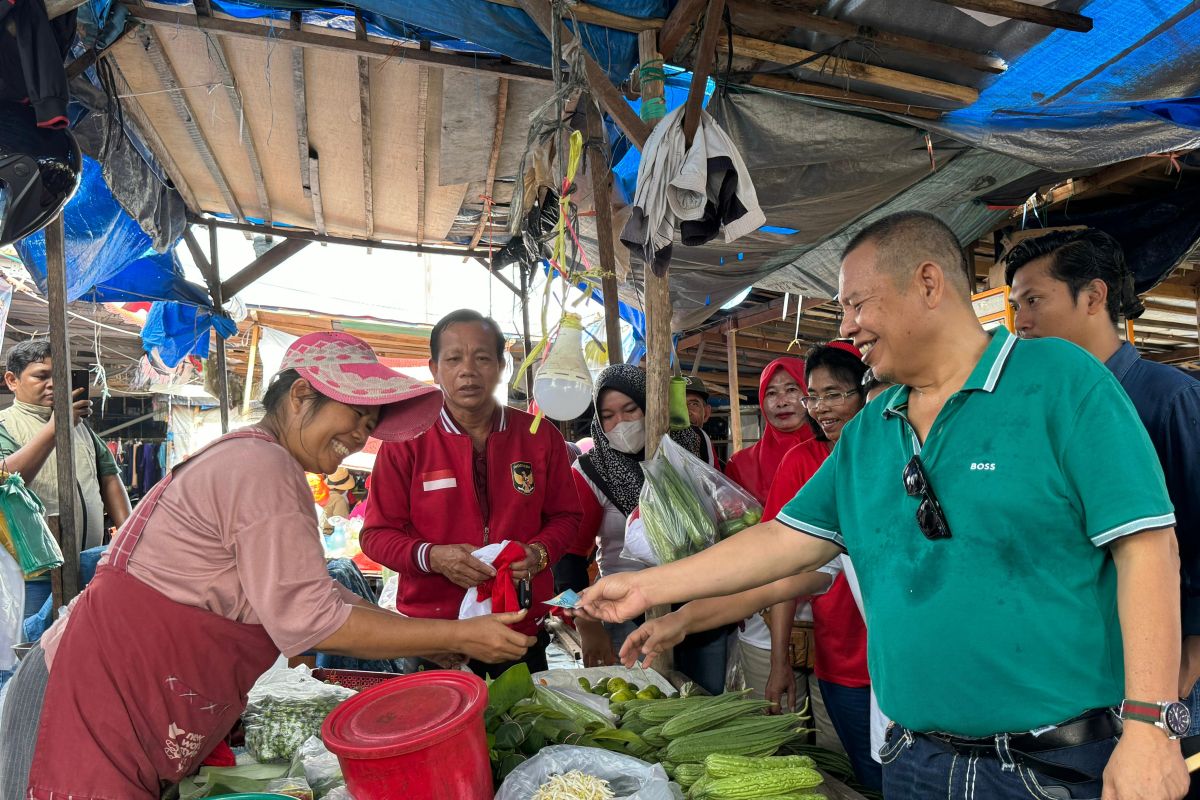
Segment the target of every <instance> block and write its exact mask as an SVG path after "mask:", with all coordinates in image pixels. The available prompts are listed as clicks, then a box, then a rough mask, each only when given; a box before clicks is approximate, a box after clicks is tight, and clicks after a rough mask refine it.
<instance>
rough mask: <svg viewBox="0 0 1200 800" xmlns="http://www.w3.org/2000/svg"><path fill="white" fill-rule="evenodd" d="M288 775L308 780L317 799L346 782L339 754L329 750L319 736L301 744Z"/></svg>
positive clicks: (319, 799)
mask: <svg viewBox="0 0 1200 800" xmlns="http://www.w3.org/2000/svg"><path fill="white" fill-rule="evenodd" d="M288 775H290V776H292V777H302V778H304V779H305V780H307V781H308V785H309V786H311V787H312V790H313V796H314V797H316V798H317V800H321V798H323V797H325V795H327V794H328V793H329V792H331V791H333V790H334V789H336V788H337V787H338V786H341V785H342V784H343V783H345V781H344V779H343V778H342V765H341V764H340V763H339V762H338V759H337V756H335V755H334V754H333V753H331V752H329V750H328V749H327V748H326V747H325V743H324V742H323V741H321V739H320V738H319V737H317V736H313V737H311V738H309V739H308V741H306V742H305V743H304V744H302V745H300V748H299V749H298V750H297V751H296V755H295V756H293V757H292V768H291V769H290V770H288Z"/></svg>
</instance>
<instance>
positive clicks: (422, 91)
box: [416, 66, 471, 249]
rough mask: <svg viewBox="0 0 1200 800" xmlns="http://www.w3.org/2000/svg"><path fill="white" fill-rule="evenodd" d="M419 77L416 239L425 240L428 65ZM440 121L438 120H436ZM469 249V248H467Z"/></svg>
mask: <svg viewBox="0 0 1200 800" xmlns="http://www.w3.org/2000/svg"><path fill="white" fill-rule="evenodd" d="M417 71H418V73H419V75H420V78H419V79H418V82H417V109H416V112H417V119H418V120H420V121H421V124H420V125H418V126H417V146H416V158H417V163H416V168H417V181H416V183H417V196H416V201H417V241H418V242H423V241H425V188H426V187H425V140H426V136H427V134H428V131H429V128H428V126H429V124H430V122H431V120H430V119H429V115H428V113H427V111H428V109H429V67H425V66H421V67H418V68H417ZM438 122H439V123H440V120H438ZM468 249H471V248H468Z"/></svg>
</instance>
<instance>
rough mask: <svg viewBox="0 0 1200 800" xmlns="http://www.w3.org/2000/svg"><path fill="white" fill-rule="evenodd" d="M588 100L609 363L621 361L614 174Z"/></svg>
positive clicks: (599, 120) (599, 123) (601, 121)
mask: <svg viewBox="0 0 1200 800" xmlns="http://www.w3.org/2000/svg"><path fill="white" fill-rule="evenodd" d="M583 102H584V103H586V114H587V135H588V150H587V164H588V174H589V175H590V176H591V179H592V201H593V204H594V205H595V207H596V220H595V221H596V241H597V248H598V249H599V251H600V289H601V293H602V295H603V297H604V346H605V349H607V350H608V363H609V364H621V363H624V361H625V354H624V353H623V352H622V348H621V310H620V300H619V298H618V296H617V257H616V253H614V252H613V212H612V189H613V175H612V168H611V167H610V165H609V150H608V141H607V139H606V137H605V134H604V119H603V117H602V115H601V111H600V109H599V107H598V106H597V105H596V104H595V103H594V102H593V101H592V98H590V97H587V98H584V100H583Z"/></svg>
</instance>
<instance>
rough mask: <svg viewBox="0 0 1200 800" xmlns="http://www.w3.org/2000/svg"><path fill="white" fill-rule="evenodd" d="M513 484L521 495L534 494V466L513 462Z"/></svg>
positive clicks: (525, 462)
mask: <svg viewBox="0 0 1200 800" xmlns="http://www.w3.org/2000/svg"><path fill="white" fill-rule="evenodd" d="M512 482H513V488H514V489H516V490H517V491H518V492H520V493H521V494H533V465H532V464H530V463H529V462H528V461H516V462H513V465H512Z"/></svg>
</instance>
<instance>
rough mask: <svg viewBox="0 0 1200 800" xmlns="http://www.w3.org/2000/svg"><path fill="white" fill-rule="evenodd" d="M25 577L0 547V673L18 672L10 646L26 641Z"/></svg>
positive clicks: (15, 658)
mask: <svg viewBox="0 0 1200 800" xmlns="http://www.w3.org/2000/svg"><path fill="white" fill-rule="evenodd" d="M24 621H25V575H24V573H22V572H21V565H20V564H18V563H17V560H16V559H15V558H13V557H12V556H10V555H9V554H8V551H7V550H5V549H4V548H3V547H0V670H12V669H16V668H17V654H16V653H15V652H13V645H17V644H20V643H21V642H23V641H25V636H24V633H25V631H24V628H23V627H22V623H23V622H24Z"/></svg>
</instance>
